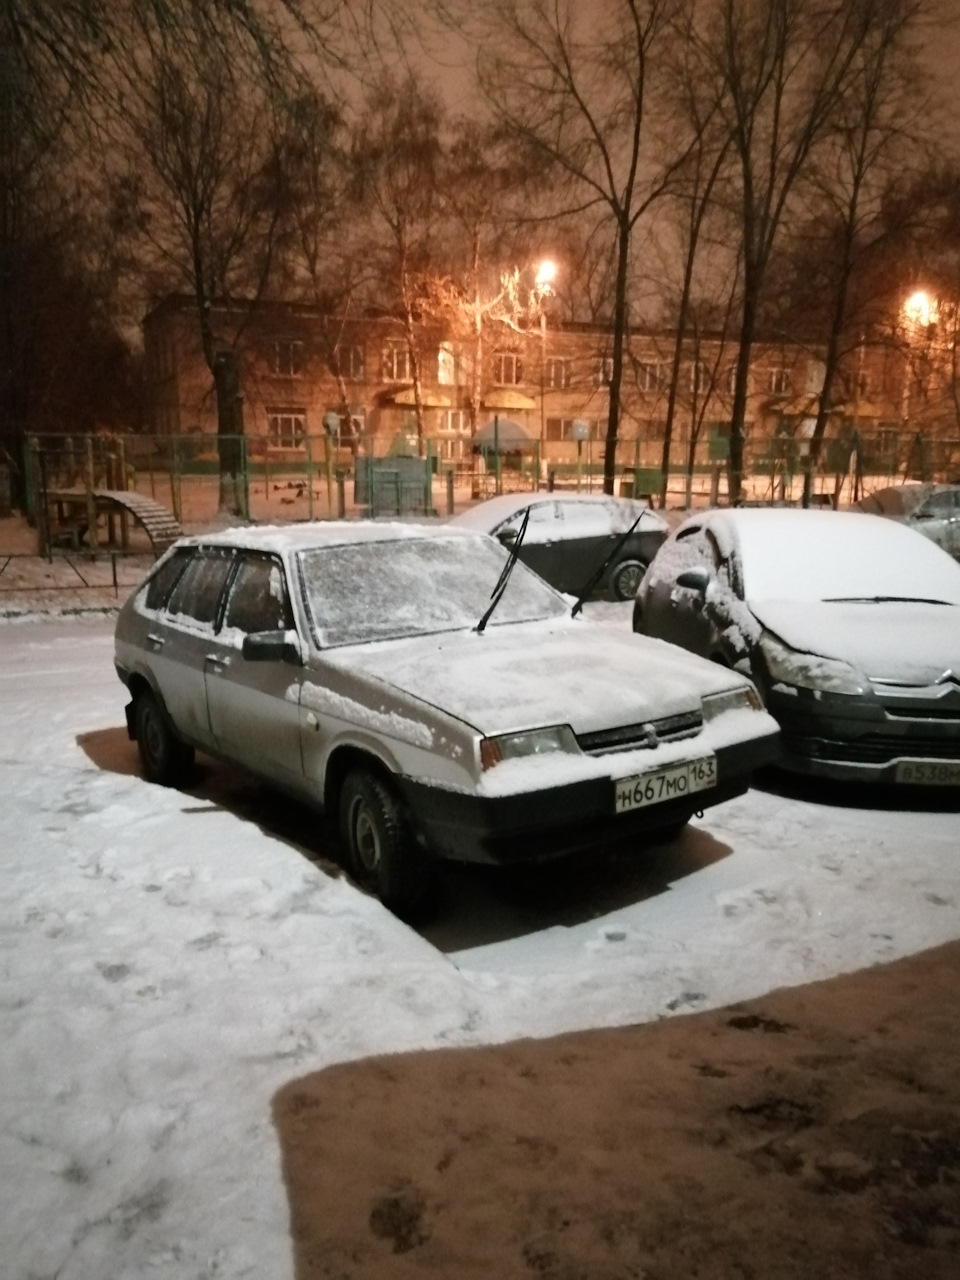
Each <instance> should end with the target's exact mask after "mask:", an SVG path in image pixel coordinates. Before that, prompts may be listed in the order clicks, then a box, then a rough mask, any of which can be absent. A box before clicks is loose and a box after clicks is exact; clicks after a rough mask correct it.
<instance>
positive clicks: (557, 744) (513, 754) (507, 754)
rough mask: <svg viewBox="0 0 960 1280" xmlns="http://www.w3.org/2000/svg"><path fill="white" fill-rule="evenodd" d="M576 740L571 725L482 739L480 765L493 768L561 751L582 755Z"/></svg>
mask: <svg viewBox="0 0 960 1280" xmlns="http://www.w3.org/2000/svg"><path fill="white" fill-rule="evenodd" d="M579 750H580V747H579V746H578V745H577V739H576V738H575V737H574V733H573V730H572V729H571V728H570V726H569V725H568V724H557V725H552V726H551V727H550V728H549V729H528V730H526V731H525V732H523V733H504V734H501V735H500V736H499V737H498V738H483V739H482V741H481V743H480V764H481V766H482V767H483V768H484V769H492V768H493V766H494V765H495V764H499V763H500V761H501V760H519V759H522V758H523V757H525V756H547V755H555V754H556V753H557V752H558V751H565V752H574V753H576V752H579Z"/></svg>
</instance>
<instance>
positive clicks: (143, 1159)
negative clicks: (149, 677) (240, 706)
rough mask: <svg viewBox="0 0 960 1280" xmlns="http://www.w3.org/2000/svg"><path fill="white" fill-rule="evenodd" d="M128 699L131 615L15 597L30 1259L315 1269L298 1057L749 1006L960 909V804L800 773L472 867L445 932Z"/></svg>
mask: <svg viewBox="0 0 960 1280" xmlns="http://www.w3.org/2000/svg"><path fill="white" fill-rule="evenodd" d="M627 608H628V607H627ZM606 616H607V617H608V619H609V621H610V624H611V625H629V624H628V622H627V621H626V619H627V613H626V611H625V610H624V608H623V607H619V606H607V607H606ZM123 703H124V691H123V689H122V687H121V686H120V684H119V682H118V681H117V679H116V677H115V675H114V672H113V668H112V622H111V621H110V620H109V619H107V620H104V619H100V620H92V621H84V620H82V619H71V620H59V621H52V620H48V621H44V622H30V621H27V622H18V623H13V622H11V623H8V624H6V625H0V724H2V738H0V868H2V874H0V948H2V963H0V1019H2V1021H0V1181H2V1186H3V1195H2V1197H0V1275H2V1276H3V1277H4V1280H40V1278H43V1280H53V1277H56V1278H57V1280H125V1278H132V1277H137V1278H138V1280H139V1278H142V1277H145V1276H149V1277H157V1280H184V1278H186V1277H189V1278H190V1280H195V1278H196V1280H200V1278H210V1280H213V1278H214V1277H217V1278H218V1280H219V1278H221V1277H248V1276H249V1277H257V1278H258V1280H264V1278H269V1280H286V1278H287V1277H290V1276H291V1275H292V1250H291V1247H290V1243H289V1238H288V1222H287V1205H286V1198H285V1193H284V1187H283V1183H282V1180H281V1170H280V1163H279V1148H278V1144H277V1141H276V1138H275V1135H274V1131H273V1127H272V1124H271V1112H270V1105H271V1098H272V1096H273V1094H274V1092H275V1091H276V1090H277V1089H278V1088H279V1087H280V1086H281V1085H282V1084H284V1083H285V1082H287V1081H288V1080H290V1079H291V1078H293V1077H295V1076H298V1075H302V1074H304V1073H306V1072H309V1071H312V1070H316V1069H318V1068H321V1067H324V1066H328V1065H330V1064H333V1063H337V1062H344V1061H347V1060H350V1059H355V1058H359V1057H363V1056H367V1055H370V1054H381V1053H392V1052H400V1051H404V1050H408V1049H413V1048H423V1047H427V1048H430V1047H441V1046H453V1045H474V1044H483V1043H490V1042H496V1041H502V1040H506V1039H511V1038H515V1037H520V1036H538V1037H543V1036H549V1035H552V1034H554V1033H556V1032H560V1031H564V1030H571V1029H576V1028H587V1027H591V1026H600V1025H605V1026H606V1025H619V1024H627V1023H634V1022H639V1021H643V1020H649V1019H654V1018H658V1017H662V1016H667V1015H670V1014H673V1013H683V1012H687V1011H690V1010H693V1009H704V1008H708V1007H713V1006H719V1005H723V1004H727V1003H730V1002H733V1001H736V1000H739V999H743V998H747V997H751V996H755V995H758V994H762V993H763V992H765V991H767V990H770V989H772V988H775V987H778V986H783V985H790V984H796V983H802V982H809V981H811V980H814V979H819V978H824V977H827V976H830V975H832V974H835V973H839V972H843V971H849V970H853V969H856V968H859V967H862V966H865V965H869V964H873V963H876V962H878V961H884V960H891V959H894V958H896V957H899V956H903V955H907V954H909V953H912V952H915V951H918V950H920V949H922V948H925V947H929V946H933V945H936V944H938V943H941V942H945V941H948V940H951V939H955V938H960V841H958V838H957V837H958V832H960V822H958V817H957V805H956V802H955V801H949V798H948V797H946V796H945V797H944V802H943V805H942V806H938V809H937V810H934V809H931V808H929V807H928V808H926V809H920V810H919V811H907V812H900V811H897V810H895V809H889V810H886V809H871V808H867V807H860V806H840V805H837V804H831V803H829V802H828V800H826V799H824V797H823V795H820V794H818V793H803V792H801V793H799V795H798V794H796V793H794V792H793V791H791V789H790V788H785V789H784V791H785V793H784V794H778V792H777V791H773V790H754V791H752V792H751V793H750V794H749V795H747V796H745V797H743V798H741V799H739V800H736V801H733V802H730V803H728V804H726V805H722V806H719V807H718V808H716V809H712V810H710V811H708V813H707V814H706V815H705V817H704V818H703V819H702V820H698V821H695V822H694V823H693V824H692V825H691V827H690V828H689V829H688V830H687V832H686V833H685V834H684V835H683V837H682V838H681V839H679V840H677V841H676V842H674V844H673V845H671V846H666V847H660V848H655V849H653V850H651V851H648V852H647V853H645V854H642V855H638V857H637V858H636V859H624V858H623V857H622V856H621V857H620V858H618V859H616V860H615V861H614V862H612V863H610V864H605V865H604V866H602V867H599V868H598V869H597V872H596V878H595V879H594V878H591V876H590V874H589V873H585V872H583V871H582V870H581V871H580V872H579V873H578V874H579V875H580V879H579V880H577V879H576V878H574V879H572V880H570V878H569V877H568V878H567V881H566V885H565V889H564V891H563V892H562V893H559V894H557V895H553V894H550V893H547V894H546V898H547V901H546V904H545V905H544V904H543V903H540V904H538V903H537V901H536V900H534V901H532V902H531V901H530V900H528V899H524V898H523V897H522V896H521V897H520V898H519V899H518V898H517V897H516V896H513V897H511V895H510V894H504V893H501V892H499V891H498V890H497V887H496V881H495V879H494V880H491V878H490V877H489V876H480V875H473V874H472V873H464V872H457V873H455V874H454V873H451V874H450V877H449V883H448V884H447V887H446V892H447V895H448V900H447V903H446V909H445V913H444V916H443V917H442V918H441V919H440V920H438V921H437V922H436V924H435V925H433V926H431V928H430V929H428V930H426V931H425V932H424V933H423V934H418V933H416V932H414V931H412V930H411V929H408V928H407V927H405V926H404V925H402V924H400V923H398V921H396V920H395V919H394V918H393V917H392V916H390V915H389V914H388V913H387V912H385V911H384V910H383V909H382V908H381V907H380V906H379V904H378V903H377V902H375V901H374V900H372V899H370V898H368V897H366V896H364V895H362V894H361V893H359V892H358V891H357V890H356V889H354V888H353V886H352V885H351V884H349V883H348V882H347V881H346V880H345V879H343V878H342V877H340V876H338V875H337V874H336V870H335V868H333V867H332V866H331V865H330V863H328V862H327V861H325V859H324V857H323V855H324V853H325V852H326V853H327V854H328V855H329V854H330V852H331V849H330V847H329V845H327V844H326V843H325V842H326V840H327V837H326V836H325V835H324V834H323V832H322V830H321V829H320V824H314V823H313V822H312V820H310V819H304V818H303V816H302V815H300V816H296V815H294V816H293V817H290V815H288V814H287V813H286V809H285V806H284V805H283V804H282V803H281V802H278V801H277V800H276V799H275V798H269V797H264V796H262V795H261V794H260V792H259V789H258V788H256V787H255V786H253V784H248V783H247V782H246V781H245V780H244V779H242V778H240V777H239V776H238V775H236V774H233V773H231V771H229V770H223V769H220V768H207V769H206V771H205V773H204V775H203V777H202V778H201V781H200V784H199V785H198V786H197V787H196V788H194V789H193V790H192V791H191V792H189V793H186V792H179V791H168V790H164V789H161V788H158V787H153V786H149V785H147V784H146V783H144V782H142V781H141V780H140V778H139V777H138V776H137V773H136V761H135V752H134V749H133V747H132V745H131V744H130V743H129V742H128V741H127V739H126V733H125V730H124V728H123ZM831 794H834V793H831ZM288 819H289V820H288ZM314 827H315V842H314V844H313V847H308V842H309V841H310V839H311V829H312V828H314Z"/></svg>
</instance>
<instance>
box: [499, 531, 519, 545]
mask: <svg viewBox="0 0 960 1280" xmlns="http://www.w3.org/2000/svg"><path fill="white" fill-rule="evenodd" d="M516 540H517V531H516V529H501V530H500V532H499V533H498V534H497V541H498V542H499V543H500V545H501V546H502V547H512V546H513V544H514V543H515V542H516Z"/></svg>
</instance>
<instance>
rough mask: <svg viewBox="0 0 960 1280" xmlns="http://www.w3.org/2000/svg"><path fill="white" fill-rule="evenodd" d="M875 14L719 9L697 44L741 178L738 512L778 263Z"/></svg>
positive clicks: (735, 426)
mask: <svg viewBox="0 0 960 1280" xmlns="http://www.w3.org/2000/svg"><path fill="white" fill-rule="evenodd" d="M881 2H883V0H881ZM875 10H876V5H875V4H873V3H872V0H858V2H857V3H855V4H850V3H849V2H848V0H716V8H715V12H714V14H713V15H712V16H711V20H710V21H709V22H708V23H707V24H705V26H704V28H703V29H702V32H701V34H700V35H699V36H698V45H699V49H700V52H701V56H702V58H703V66H704V75H705V76H706V77H709V80H710V82H711V83H712V84H713V86H714V91H715V94H716V102H717V105H718V107H719V109H720V111H721V113H722V115H723V117H724V119H725V121H726V123H727V126H728V128H729V130H730V135H731V137H732V139H733V149H734V153H735V155H736V158H737V162H738V167H739V174H740V216H741V226H742V237H743V303H742V313H741V320H740V334H739V349H738V355H737V368H736V381H735V386H734V395H733V406H732V412H731V418H732V420H731V429H730V471H729V488H730V500H731V501H732V502H737V501H739V500H740V497H741V492H742V481H743V461H744V458H743V446H744V420H745V413H746V405H747V388H748V378H749V372H750V362H751V357H752V353H753V345H754V341H755V338H756V335H757V325H758V319H759V316H760V307H761V302H762V298H763V289H764V283H765V278H766V274H767V268H768V265H769V262H770V257H771V253H772V251H773V248H774V245H775V243H776V241H777V238H778V235H779V234H780V231H781V227H782V224H783V221H784V217H785V215H786V213H787V209H788V203H789V201H790V199H791V197H792V196H793V194H794V191H795V188H796V186H797V183H798V181H799V179H800V178H801V176H802V175H803V174H804V172H805V171H806V169H807V167H808V164H809V162H810V158H811V154H812V153H813V152H814V150H815V148H817V147H818V146H819V145H820V144H821V143H822V141H823V139H824V138H825V137H826V136H827V134H828V133H829V131H830V129H831V128H832V126H833V124H834V121H835V119H836V114H837V109H838V104H839V103H840V101H841V99H842V96H843V92H844V90H845V88H846V86H847V84H848V81H849V77H850V74H851V67H852V65H853V62H854V59H855V57H856V54H857V51H858V50H859V49H860V48H861V46H862V44H863V41H864V39H865V38H866V36H867V34H868V33H869V31H870V29H871V25H872V22H873V20H874V13H875Z"/></svg>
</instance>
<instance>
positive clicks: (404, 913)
mask: <svg viewBox="0 0 960 1280" xmlns="http://www.w3.org/2000/svg"><path fill="white" fill-rule="evenodd" d="M340 837H341V839H342V841H343V846H344V851H345V854H346V863H347V870H348V871H349V872H350V874H351V875H352V876H353V878H354V879H355V880H356V881H357V883H358V884H360V885H361V886H362V887H363V888H364V889H369V890H370V892H371V893H375V894H376V895H377V897H378V898H379V899H380V901H381V902H382V903H383V904H384V906H385V907H389V909H390V910H391V911H393V912H394V913H395V914H396V915H398V916H401V917H403V918H409V917H410V916H414V915H417V914H420V913H421V912H422V911H423V910H424V908H425V907H426V905H427V902H428V899H429V896H430V890H431V886H432V876H431V875H430V867H429V864H428V860H427V858H426V857H425V856H424V855H423V854H422V853H420V852H419V851H418V850H417V849H416V848H414V846H413V840H412V837H411V835H410V832H409V830H408V828H407V825H406V823H405V821H404V818H403V814H402V812H401V810H400V806H399V804H398V802H397V799H396V797H395V795H394V793H393V791H392V790H391V789H390V788H389V787H388V786H387V785H386V784H385V783H384V782H382V781H381V780H380V779H379V778H377V777H375V776H374V775H373V774H372V773H368V772H367V771H366V770H357V771H355V772H354V773H351V774H348V776H347V778H346V780H345V781H344V784H343V789H342V790H341V792H340Z"/></svg>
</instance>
